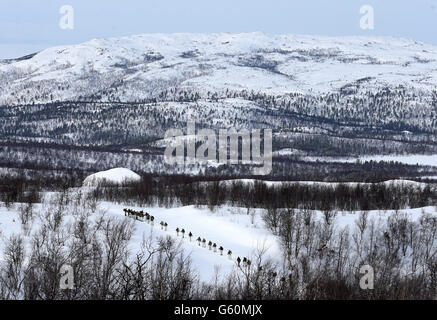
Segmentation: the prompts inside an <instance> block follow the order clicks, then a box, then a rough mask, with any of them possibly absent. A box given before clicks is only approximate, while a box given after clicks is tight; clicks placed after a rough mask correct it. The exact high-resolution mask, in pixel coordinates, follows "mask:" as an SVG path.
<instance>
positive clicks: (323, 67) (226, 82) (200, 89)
mask: <svg viewBox="0 0 437 320" xmlns="http://www.w3.org/2000/svg"><path fill="white" fill-rule="evenodd" d="M23 58H26V59H20V58H19V59H9V60H1V61H0V91H1V92H2V94H0V104H1V105H24V104H30V103H48V102H53V101H70V100H72V101H75V100H81V99H84V98H88V99H89V98H90V97H91V98H92V99H93V100H97V101H111V99H113V98H115V99H116V100H117V101H120V102H134V101H139V100H142V99H150V98H156V97H158V96H159V94H160V93H161V92H162V91H164V90H169V89H174V90H181V89H189V90H190V91H193V92H197V93H198V94H199V95H201V96H204V95H206V94H207V93H208V92H218V93H220V92H224V91H226V90H235V91H242V90H246V91H255V92H262V93H266V94H271V95H279V96H280V95H287V94H302V95H307V94H310V95H319V94H327V93H330V92H333V93H335V92H342V93H346V94H359V93H361V92H364V91H367V90H370V91H377V90H381V89H384V88H397V87H404V88H408V89H409V90H414V91H417V92H419V93H420V92H430V91H432V90H436V88H437V46H435V45H431V44H426V43H423V42H417V41H414V40H411V39H405V38H392V37H326V36H309V35H268V34H264V33H260V32H255V33H243V34H233V33H214V34H201V33H197V34H189V33H175V34H141V35H134V36H126V37H121V38H100V39H92V40H90V41H87V42H84V43H81V44H77V45H70V46H57V47H52V48H48V49H45V50H43V51H41V52H39V53H36V54H34V55H27V56H25V57H23Z"/></svg>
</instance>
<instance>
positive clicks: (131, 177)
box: [83, 168, 141, 186]
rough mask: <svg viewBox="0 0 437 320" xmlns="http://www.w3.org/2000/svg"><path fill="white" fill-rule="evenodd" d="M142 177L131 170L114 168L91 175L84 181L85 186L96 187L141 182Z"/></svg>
mask: <svg viewBox="0 0 437 320" xmlns="http://www.w3.org/2000/svg"><path fill="white" fill-rule="evenodd" d="M139 180H141V176H140V175H138V174H136V173H135V172H133V171H132V170H130V169H126V168H114V169H110V170H106V171H100V172H97V173H94V174H92V175H89V176H88V177H86V178H85V180H84V181H83V185H84V186H96V185H98V184H99V183H105V182H106V183H111V184H122V183H123V182H127V181H139Z"/></svg>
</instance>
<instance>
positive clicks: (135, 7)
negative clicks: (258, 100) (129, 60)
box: [0, 0, 437, 58]
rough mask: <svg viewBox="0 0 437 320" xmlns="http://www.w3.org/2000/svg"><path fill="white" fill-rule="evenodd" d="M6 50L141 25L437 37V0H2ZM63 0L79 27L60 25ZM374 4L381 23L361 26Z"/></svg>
mask: <svg viewBox="0 0 437 320" xmlns="http://www.w3.org/2000/svg"><path fill="white" fill-rule="evenodd" d="M0 5H1V6H0V8H1V9H0V58H12V57H18V56H22V55H25V54H29V53H32V52H35V51H38V50H41V49H43V48H46V47H50V46H53V45H62V44H75V43H80V42H83V41H87V40H90V39H92V38H101V37H117V36H123V35H132V34H140V33H156V32H161V33H170V32H208V33H209V32H237V33H238V32H253V31H263V32H266V33H275V34H279V33H293V34H315V35H329V36H337V35H338V36H341V35H386V36H396V37H406V38H412V39H415V40H419V41H424V42H429V43H434V44H437V0H124V1H121V0H42V1H36V0H0ZM63 5H71V6H72V7H73V8H74V29H73V30H62V29H61V28H60V27H59V20H60V18H61V14H60V13H59V9H60V8H61V7H62V6H63ZM363 5H371V6H373V8H374V12H375V27H374V30H362V29H361V28H360V18H361V14H360V7H361V6H363Z"/></svg>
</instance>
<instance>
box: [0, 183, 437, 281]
mask: <svg viewBox="0 0 437 320" xmlns="http://www.w3.org/2000/svg"><path fill="white" fill-rule="evenodd" d="M85 191H86V190H85ZM53 195H54V194H53ZM46 196H47V197H46V199H47V201H49V199H50V196H51V194H46ZM19 206H20V204H15V205H14V206H13V208H11V209H6V208H5V207H0V262H1V261H2V258H3V257H2V254H1V252H3V248H4V243H5V241H6V239H8V238H9V237H10V236H11V235H13V234H22V230H23V227H22V225H21V223H20V219H19V217H18V211H19ZM124 208H131V209H134V210H144V211H145V212H149V213H150V214H151V215H153V216H154V217H155V224H154V225H151V224H148V223H146V222H142V221H135V231H134V234H133V238H132V241H131V242H130V244H131V246H130V248H129V249H130V251H131V252H133V253H135V252H136V251H137V250H139V248H140V246H141V244H142V242H143V240H144V239H149V238H150V237H151V238H152V240H153V241H157V240H158V238H159V237H162V236H164V237H165V236H170V237H172V238H174V239H176V240H177V241H178V242H179V243H180V244H181V246H182V248H183V250H184V251H185V253H186V254H189V255H190V256H191V259H192V261H193V267H194V268H195V270H197V272H198V275H199V278H200V279H201V280H204V281H209V280H211V279H212V278H213V277H214V275H215V272H216V271H219V274H220V275H222V276H223V275H225V274H226V273H228V272H230V271H232V270H233V269H234V268H236V261H235V260H236V258H237V256H240V257H247V258H249V259H252V261H255V257H256V253H257V251H258V250H260V249H265V250H266V256H265V257H264V258H266V257H268V258H270V259H272V260H273V261H275V262H276V263H277V264H278V265H280V264H281V262H282V258H281V250H280V244H279V241H278V239H277V238H276V236H274V235H272V233H271V232H270V231H269V230H268V229H267V228H266V227H265V225H264V222H263V221H262V218H261V214H262V210H261V209H254V210H253V211H252V212H251V214H249V215H248V214H247V209H245V208H237V207H229V206H223V207H220V208H217V209H216V210H215V211H214V212H211V211H210V210H209V209H208V208H206V207H200V208H196V207H193V206H186V207H175V208H160V207H148V208H144V207H135V206H123V205H120V204H114V203H110V202H102V203H100V204H99V205H98V208H97V210H96V211H95V212H96V213H95V214H94V216H95V217H97V216H98V215H99V214H101V213H103V214H104V215H105V216H106V217H108V218H115V219H131V218H127V217H125V216H124V214H123V209H124ZM47 209H48V207H47V203H44V204H36V205H35V207H34V212H35V218H34V220H33V221H32V223H31V229H30V230H29V232H27V233H25V234H24V238H25V240H26V239H27V240H30V239H31V237H32V234H33V232H35V231H36V230H37V229H38V228H39V226H40V225H41V217H39V216H38V214H39V213H44V212H45V210H47ZM73 211H74V210H71V211H70V212H73ZM393 213H394V211H392V210H387V211H376V210H373V211H369V219H374V220H376V221H381V220H382V221H383V220H385V219H387V217H389V216H390V215H391V214H393ZM422 213H427V214H431V215H434V216H436V215H437V213H436V208H435V207H425V208H418V209H407V210H399V214H405V215H407V216H409V217H410V218H411V219H412V220H413V221H417V220H418V219H419V218H420V216H421V215H422ZM315 214H316V216H317V218H318V219H323V213H322V212H319V211H316V212H315ZM358 216H359V215H358V213H357V212H339V213H338V215H337V216H336V217H335V224H336V226H337V227H339V228H342V227H346V226H349V227H350V228H354V227H355V221H356V220H357V219H358ZM72 218H73V216H72V215H70V216H66V217H64V219H65V221H71V219H72ZM133 221H134V220H133ZM160 221H165V222H167V223H168V229H167V230H163V229H162V228H161V226H160V225H159V222H160ZM177 227H179V228H180V229H181V228H184V229H185V230H186V231H187V232H186V235H185V237H184V238H182V235H181V234H180V233H179V236H178V235H177V234H176V231H175V229H176V228H177ZM190 231H191V232H192V233H193V239H192V241H190V240H189V238H188V233H189V232H190ZM199 236H200V237H201V238H205V239H206V240H207V241H209V240H211V241H213V242H216V243H217V245H218V246H223V247H224V253H223V256H221V255H220V253H219V252H215V253H214V252H213V251H212V250H209V249H208V247H206V248H203V247H201V246H199V245H198V244H197V243H196V241H195V239H196V238H197V237H199ZM27 240H26V241H27ZM28 249H29V250H30V248H28ZM228 250H232V252H233V254H232V257H231V259H229V257H228V256H227V251H228ZM28 252H29V251H28Z"/></svg>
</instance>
